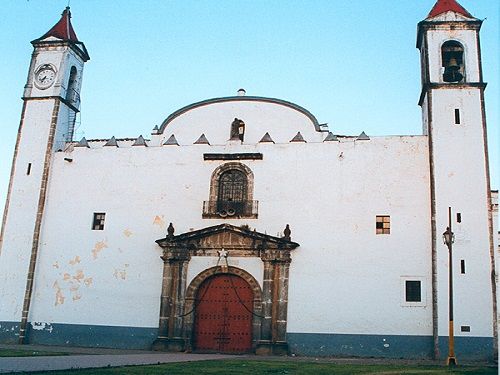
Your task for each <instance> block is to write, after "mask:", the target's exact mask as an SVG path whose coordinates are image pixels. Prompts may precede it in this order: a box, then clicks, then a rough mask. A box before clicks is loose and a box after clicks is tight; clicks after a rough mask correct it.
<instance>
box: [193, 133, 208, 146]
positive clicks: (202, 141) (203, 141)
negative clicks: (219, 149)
mask: <svg viewBox="0 0 500 375" xmlns="http://www.w3.org/2000/svg"><path fill="white" fill-rule="evenodd" d="M193 144H195V145H210V142H209V141H208V139H207V137H205V134H202V135H200V138H198V139H197V140H196V142H194V143H193Z"/></svg>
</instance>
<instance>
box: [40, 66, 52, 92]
mask: <svg viewBox="0 0 500 375" xmlns="http://www.w3.org/2000/svg"><path fill="white" fill-rule="evenodd" d="M55 79H56V71H55V69H54V68H53V67H52V65H49V64H45V65H42V66H41V67H39V68H38V69H37V72H36V74H35V85H36V86H37V87H38V88H40V89H42V90H43V89H46V88H48V87H50V86H52V84H53V83H54V81H55Z"/></svg>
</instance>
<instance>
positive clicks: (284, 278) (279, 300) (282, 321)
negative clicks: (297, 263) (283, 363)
mask: <svg viewBox="0 0 500 375" xmlns="http://www.w3.org/2000/svg"><path fill="white" fill-rule="evenodd" d="M289 269H290V258H289V257H288V259H280V260H276V261H275V262H274V285H273V286H274V296H275V298H274V300H273V354H275V355H286V354H287V353H288V343H287V341H286V325H287V312H288V274H289Z"/></svg>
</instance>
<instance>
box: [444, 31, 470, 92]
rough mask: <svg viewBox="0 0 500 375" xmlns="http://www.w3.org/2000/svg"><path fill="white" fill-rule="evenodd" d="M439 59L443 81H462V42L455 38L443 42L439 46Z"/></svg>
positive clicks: (463, 71)
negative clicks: (442, 69)
mask: <svg viewBox="0 0 500 375" xmlns="http://www.w3.org/2000/svg"><path fill="white" fill-rule="evenodd" d="M441 61H442V66H443V68H444V71H443V81H444V82H448V83H452V82H463V81H464V78H465V67H464V47H463V46H462V44H460V43H459V42H457V41H455V40H449V41H447V42H445V43H444V44H443V45H442V47H441Z"/></svg>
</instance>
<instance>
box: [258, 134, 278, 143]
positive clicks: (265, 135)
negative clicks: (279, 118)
mask: <svg viewBox="0 0 500 375" xmlns="http://www.w3.org/2000/svg"><path fill="white" fill-rule="evenodd" d="M266 142H271V143H274V141H273V139H272V138H271V136H270V135H269V133H268V132H266V134H264V136H263V137H262V139H261V140H260V141H259V143H266Z"/></svg>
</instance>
